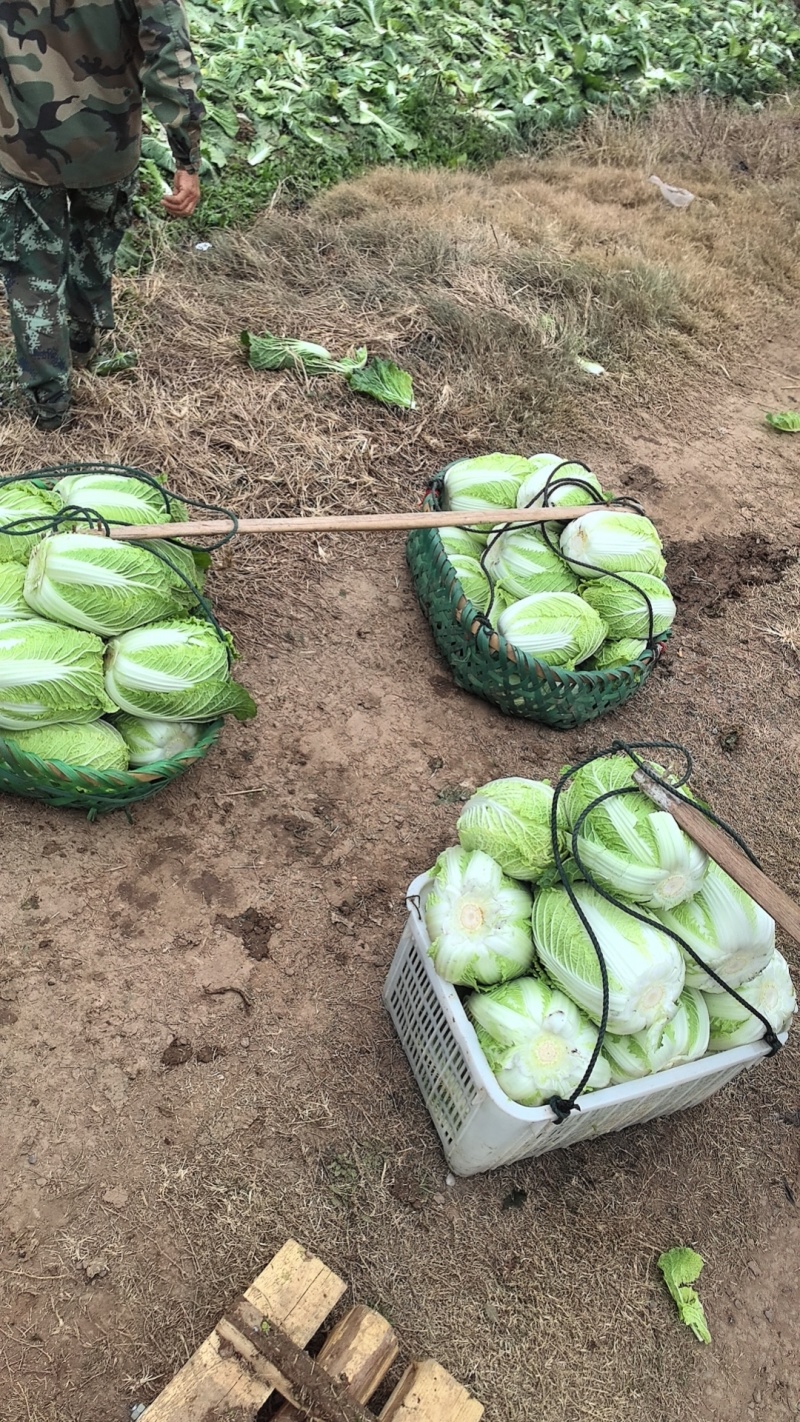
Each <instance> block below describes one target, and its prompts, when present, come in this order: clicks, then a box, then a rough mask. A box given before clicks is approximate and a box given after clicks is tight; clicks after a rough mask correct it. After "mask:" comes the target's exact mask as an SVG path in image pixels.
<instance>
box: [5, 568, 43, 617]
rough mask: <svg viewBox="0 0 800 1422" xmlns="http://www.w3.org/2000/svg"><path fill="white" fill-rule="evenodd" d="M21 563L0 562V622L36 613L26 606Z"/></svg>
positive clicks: (23, 570) (33, 615)
mask: <svg viewBox="0 0 800 1422" xmlns="http://www.w3.org/2000/svg"><path fill="white" fill-rule="evenodd" d="M24 587H25V569H24V567H23V565H22V563H0V622H19V621H21V620H24V619H26V618H29V617H35V616H36V613H35V612H34V611H33V609H32V608H30V607H28V604H27V602H26V601H25V596H24V593H23V588H24Z"/></svg>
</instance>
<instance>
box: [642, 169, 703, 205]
mask: <svg viewBox="0 0 800 1422" xmlns="http://www.w3.org/2000/svg"><path fill="white" fill-rule="evenodd" d="M648 181H649V182H651V183H654V184H655V186H656V187H657V188H658V191H659V192H660V193H661V196H662V197H663V198H666V200H667V202H668V203H670V204H671V206H672V207H688V206H689V203H690V202H694V198H695V195H694V193H690V192H689V189H688V188H674V187H673V186H672V184H671V183H662V181H661V179H660V178H657V177H656V175H655V173H653V174H652V175H651V177H650V178H649V180H648Z"/></svg>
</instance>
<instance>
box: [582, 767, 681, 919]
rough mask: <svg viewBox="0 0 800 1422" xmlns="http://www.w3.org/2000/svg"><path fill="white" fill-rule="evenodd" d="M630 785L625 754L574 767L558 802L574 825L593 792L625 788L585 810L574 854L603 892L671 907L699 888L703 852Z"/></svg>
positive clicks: (629, 771)
mask: <svg viewBox="0 0 800 1422" xmlns="http://www.w3.org/2000/svg"><path fill="white" fill-rule="evenodd" d="M634 786H635V781H634V779H633V766H632V765H631V762H630V760H629V759H628V757H627V756H625V755H622V756H606V757H604V758H603V759H601V760H594V761H592V762H591V763H590V764H589V765H585V766H583V767H582V769H580V770H578V771H577V772H576V774H575V775H574V776H573V777H572V780H571V781H570V783H569V788H568V790H567V792H566V794H565V796H564V798H563V801H562V804H563V806H564V812H565V815H566V818H567V820H568V822H569V825H570V828H571V829H573V830H574V829H575V826H576V825H577V822H578V819H579V817H580V815H581V814H582V812H583V811H584V810H585V809H586V808H587V806H588V805H590V804H591V802H592V801H593V800H595V799H596V798H597V797H598V796H600V795H604V794H605V793H606V792H607V791H609V790H619V789H622V788H623V787H626V788H628V789H629V793H627V794H624V795H615V796H613V797H612V798H611V799H609V800H604V801H603V802H602V804H599V805H595V806H594V808H593V809H592V810H590V812H589V814H588V815H587V817H586V819H585V820H584V821H583V825H582V827H581V830H580V833H579V835H578V856H579V858H580V862H581V863H582V864H583V866H584V867H585V869H587V870H588V872H589V873H590V874H591V875H592V877H593V878H595V879H596V880H597V882H598V884H600V886H601V887H602V888H603V889H605V890H606V891H607V892H609V893H612V894H614V893H616V894H623V895H624V896H625V897H626V898H629V899H631V900H633V902H634V903H637V904H643V905H646V906H648V907H649V908H655V909H662V908H666V909H668V908H673V907H674V906H675V905H676V904H681V903H683V902H684V901H685V900H686V899H690V898H692V896H693V895H694V894H696V893H698V891H699V890H700V889H701V888H702V885H703V881H704V879H705V876H706V870H707V868H708V857H707V855H705V854H704V853H703V851H702V849H700V848H699V846H698V845H696V844H695V842H694V840H692V839H690V838H689V836H688V835H687V834H684V832H683V830H682V829H680V828H679V826H678V825H677V824H676V822H675V820H674V819H673V818H672V815H670V814H669V813H668V811H666V810H658V809H656V807H655V805H654V804H653V802H652V800H650V799H649V798H648V797H647V795H644V794H642V792H641V791H640V790H636V789H633V787H634Z"/></svg>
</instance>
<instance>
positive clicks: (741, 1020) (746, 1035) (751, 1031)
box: [703, 949, 797, 1052]
mask: <svg viewBox="0 0 800 1422" xmlns="http://www.w3.org/2000/svg"><path fill="white" fill-rule="evenodd" d="M736 991H737V992H738V993H739V995H740V997H743V998H744V999H745V1001H746V1002H749V1003H750V1004H751V1006H753V1007H755V1008H757V1009H758V1011H759V1012H761V1013H763V1015H764V1016H765V1017H766V1019H767V1021H768V1022H769V1024H770V1026H771V1027H772V1030H773V1031H774V1032H779V1033H780V1032H785V1031H786V1029H787V1028H788V1026H789V1024H790V1022H791V1020H792V1018H793V1016H794V1014H795V1012H796V1011H797V1000H796V998H795V995H794V988H793V986H792V979H791V974H790V972H789V965H788V963H787V962H786V959H785V958H784V957H783V955H782V954H781V953H779V952H778V951H777V949H776V950H775V952H774V954H773V956H772V958H771V959H770V961H769V962H768V963H767V966H766V967H765V968H762V969H761V972H760V973H757V974H756V976H755V977H754V978H750V980H749V982H746V983H741V984H740V986H739V987H737V989H736ZM703 996H704V997H705V1000H706V1007H707V1008H708V1016H709V1021H710V1024H711V1030H710V1036H709V1042H708V1046H709V1051H712V1052H725V1051H727V1050H728V1048H729V1047H745V1046H747V1044H748V1043H749V1042H758V1041H760V1040H761V1038H762V1037H763V1036H764V1028H763V1025H762V1024H761V1023H760V1022H759V1020H758V1018H757V1017H754V1016H753V1014H752V1012H748V1010H747V1008H746V1007H742V1006H741V1005H740V1004H739V1003H738V1002H737V1001H736V1000H735V998H732V997H731V996H730V994H729V993H727V992H707V993H704V994H703Z"/></svg>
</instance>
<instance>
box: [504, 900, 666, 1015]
mask: <svg viewBox="0 0 800 1422" xmlns="http://www.w3.org/2000/svg"><path fill="white" fill-rule="evenodd" d="M572 892H573V893H574V895H575V898H576V899H577V901H578V903H579V905H580V907H581V909H582V911H583V913H584V914H585V915H586V918H587V919H588V921H589V923H590V924H591V927H592V930H593V932H594V934H595V936H596V937H597V939H598V942H599V943H600V946H601V949H602V952H603V955H604V957H605V962H606V968H607V970H608V990H609V998H608V1001H609V1011H608V1030H609V1031H610V1032H616V1033H618V1034H619V1035H627V1034H629V1033H634V1032H641V1031H643V1030H644V1029H645V1028H647V1027H652V1026H653V1024H654V1023H657V1022H667V1021H669V1019H670V1018H671V1017H674V1015H675V1013H676V1011H677V1007H678V998H679V997H680V995H681V993H682V992H683V986H684V972H683V959H682V957H681V954H680V950H679V949H678V948H677V946H676V945H675V943H673V941H672V939H671V938H669V937H668V936H667V934H666V933H663V932H662V931H661V929H660V928H657V927H656V926H655V925H651V924H647V923H639V922H638V920H637V919H635V918H631V916H630V914H627V913H625V911H624V910H623V909H621V908H617V906H616V905H615V904H610V903H609V902H608V900H607V899H604V898H601V896H600V894H598V893H596V892H595V890H594V889H590V888H589V885H588V884H582V883H575V884H573V885H572ZM531 922H532V926H533V938H534V943H535V945H536V952H537V954H538V956H539V960H540V962H541V964H542V966H543V967H544V969H545V971H546V972H547V974H548V976H549V977H550V978H551V979H552V980H553V981H554V982H556V983H558V986H559V987H560V988H561V990H562V991H563V992H565V993H566V994H567V996H568V997H570V998H571V999H572V1001H573V1002H576V1003H577V1004H578V1006H579V1007H582V1008H583V1010H584V1012H586V1013H587V1014H588V1016H589V1017H591V1019H592V1021H593V1022H599V1021H600V1018H601V1015H602V1011H603V986H602V978H601V976H600V965H599V963H598V961H597V955H596V953H595V950H594V947H593V945H592V941H591V939H590V937H589V934H588V933H587V931H586V929H585V928H584V926H583V923H582V922H581V920H580V918H579V916H578V912H577V910H576V909H575V908H574V907H573V904H572V902H571V900H570V897H569V895H568V893H567V891H566V889H564V888H561V887H556V888H552V889H539V890H538V891H537V893H536V897H535V899H534V904H533V917H532V920H531Z"/></svg>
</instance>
